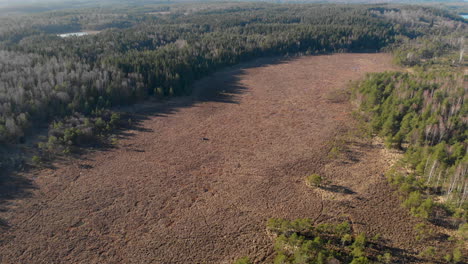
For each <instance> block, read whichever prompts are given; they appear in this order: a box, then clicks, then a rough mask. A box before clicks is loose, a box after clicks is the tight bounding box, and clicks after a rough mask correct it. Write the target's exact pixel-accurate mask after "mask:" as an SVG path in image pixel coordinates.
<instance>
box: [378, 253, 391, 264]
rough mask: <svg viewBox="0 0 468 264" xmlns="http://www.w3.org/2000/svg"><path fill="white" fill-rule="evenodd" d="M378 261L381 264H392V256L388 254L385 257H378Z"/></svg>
mask: <svg viewBox="0 0 468 264" xmlns="http://www.w3.org/2000/svg"><path fill="white" fill-rule="evenodd" d="M377 260H378V261H379V262H381V263H385V264H390V263H392V254H390V253H389V252H386V253H385V254H383V255H378V256H377Z"/></svg>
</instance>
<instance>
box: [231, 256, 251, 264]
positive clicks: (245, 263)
mask: <svg viewBox="0 0 468 264" xmlns="http://www.w3.org/2000/svg"><path fill="white" fill-rule="evenodd" d="M233 264H252V262H251V261H250V258H249V257H242V258H240V259H238V260H236V261H234V263H233Z"/></svg>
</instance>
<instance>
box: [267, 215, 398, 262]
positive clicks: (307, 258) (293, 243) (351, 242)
mask: <svg viewBox="0 0 468 264" xmlns="http://www.w3.org/2000/svg"><path fill="white" fill-rule="evenodd" d="M267 231H268V232H269V234H271V235H272V236H273V237H274V238H275V251H276V258H275V260H274V263H329V261H331V260H333V259H335V260H338V261H340V263H353V264H357V263H371V261H372V260H375V261H379V260H377V259H376V258H375V257H374V256H373V254H374V253H375V252H373V249H372V247H373V246H374V245H375V243H377V242H376V241H373V242H369V241H368V239H367V238H366V236H365V235H364V234H353V232H352V228H351V225H350V223H348V222H346V221H345V222H342V223H339V224H320V225H313V223H312V222H311V221H310V220H309V219H298V220H293V221H288V220H285V219H270V220H269V221H268V223H267ZM378 258H379V259H380V261H382V263H386V262H385V261H387V262H390V261H391V259H392V257H391V255H390V254H389V253H385V254H384V255H379V257H378Z"/></svg>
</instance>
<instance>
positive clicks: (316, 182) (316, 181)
mask: <svg viewBox="0 0 468 264" xmlns="http://www.w3.org/2000/svg"><path fill="white" fill-rule="evenodd" d="M322 181H323V179H322V176H320V175H318V174H316V173H314V174H311V175H309V176H307V177H306V184H307V185H308V186H315V187H320V185H321V184H322Z"/></svg>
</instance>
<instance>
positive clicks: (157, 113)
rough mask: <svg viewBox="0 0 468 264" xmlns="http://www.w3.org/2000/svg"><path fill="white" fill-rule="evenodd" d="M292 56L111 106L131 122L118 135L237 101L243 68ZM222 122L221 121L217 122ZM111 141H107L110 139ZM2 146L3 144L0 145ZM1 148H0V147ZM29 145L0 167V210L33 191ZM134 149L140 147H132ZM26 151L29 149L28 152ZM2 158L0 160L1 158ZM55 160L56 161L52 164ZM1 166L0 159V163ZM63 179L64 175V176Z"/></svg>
mask: <svg viewBox="0 0 468 264" xmlns="http://www.w3.org/2000/svg"><path fill="white" fill-rule="evenodd" d="M293 59H295V58H294V57H293V58H284V57H276V58H261V59H257V60H253V61H250V62H246V63H242V64H238V65H235V66H231V67H227V68H224V69H222V70H220V71H218V72H215V73H212V74H211V75H209V76H207V77H204V78H202V79H200V80H198V81H196V82H195V84H194V85H193V91H192V93H191V95H190V96H181V97H174V98H165V99H150V100H147V101H143V102H141V103H136V104H133V105H131V106H122V107H119V108H115V109H114V110H116V111H119V112H121V113H123V116H124V117H125V118H129V119H131V125H130V126H128V127H124V128H120V129H117V130H116V131H114V135H115V136H116V137H117V138H118V139H127V138H131V137H133V136H135V133H134V131H138V132H144V133H158V131H153V130H152V129H149V128H146V127H145V121H147V120H149V119H151V118H154V117H167V116H170V115H174V114H176V113H177V112H178V111H179V110H180V109H183V108H189V107H193V106H195V105H197V104H200V103H205V102H217V103H226V104H239V103H240V102H239V96H240V95H241V94H243V93H244V92H245V91H246V90H247V88H246V87H244V86H243V85H241V84H240V82H239V81H240V79H241V76H242V75H244V74H245V73H246V70H247V69H249V68H254V67H263V66H268V65H275V64H281V63H285V62H288V61H291V60H293ZM220 125H223V124H220ZM109 142H110V141H109ZM109 142H100V143H99V144H97V145H92V146H88V147H86V148H80V149H77V150H76V151H75V152H74V154H72V155H69V156H57V157H54V158H53V160H51V161H49V162H45V163H44V164H42V165H41V167H42V168H48V169H52V170H53V169H56V168H55V167H54V166H61V165H63V166H66V165H69V164H73V163H75V164H76V163H81V162H82V161H86V160H89V155H88V154H90V153H91V152H94V151H95V152H103V151H111V150H112V149H114V148H115V146H114V145H112V144H110V143H109ZM0 147H2V146H0ZM0 150H2V149H0ZM34 151H35V150H31V147H29V149H28V147H27V146H26V145H18V146H15V152H16V155H17V156H19V157H20V159H19V160H22V162H20V164H19V163H17V162H16V161H15V164H14V166H11V167H12V168H8V169H5V168H3V169H2V168H1V167H0V169H1V170H2V171H0V213H1V212H5V211H6V210H8V204H9V203H10V202H12V201H14V200H16V199H22V198H27V197H31V196H32V191H33V190H34V189H35V188H36V187H35V185H34V176H33V175H32V172H33V171H35V170H37V169H38V168H37V167H35V166H31V165H28V163H29V162H28V161H26V160H25V159H28V158H24V157H29V155H28V154H29V153H31V152H34ZM134 151H137V152H138V151H141V150H138V149H135V150H134ZM28 152H29V153H28ZM5 153H6V154H5V157H6V159H8V158H10V156H9V155H10V154H9V153H8V151H5ZM1 161H2V160H0V162H1ZM55 164H57V165H55ZM0 166H1V163H0ZM78 166H79V167H80V168H82V169H92V168H91V167H87V166H89V165H78ZM64 181H66V179H64ZM8 227H9V224H8V223H7V222H6V221H5V220H3V219H1V218H0V230H2V229H3V230H4V229H6V228H8Z"/></svg>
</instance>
